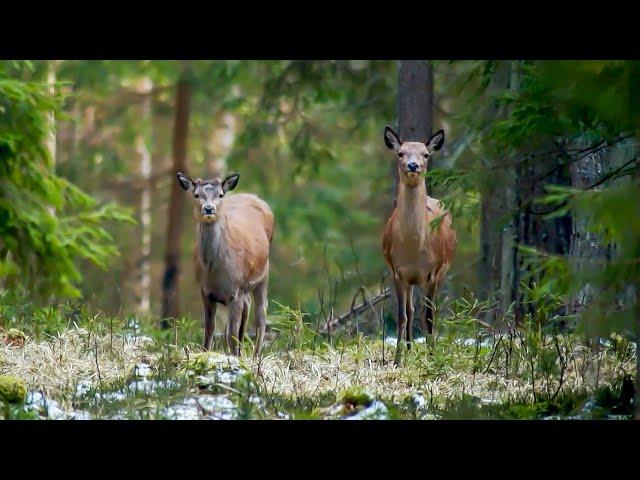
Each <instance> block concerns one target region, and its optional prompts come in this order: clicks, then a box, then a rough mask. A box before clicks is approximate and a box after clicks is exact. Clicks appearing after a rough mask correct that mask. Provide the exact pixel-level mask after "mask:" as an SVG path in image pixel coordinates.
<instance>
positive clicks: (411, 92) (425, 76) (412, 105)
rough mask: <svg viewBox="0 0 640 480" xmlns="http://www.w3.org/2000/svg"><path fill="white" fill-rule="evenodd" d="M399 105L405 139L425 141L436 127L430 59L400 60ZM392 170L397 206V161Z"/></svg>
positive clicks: (400, 129)
mask: <svg viewBox="0 0 640 480" xmlns="http://www.w3.org/2000/svg"><path fill="white" fill-rule="evenodd" d="M397 108H398V130H399V131H398V134H399V135H400V139H401V140H402V141H403V142H426V141H427V140H428V139H429V137H430V136H431V130H432V128H433V125H432V123H433V67H432V66H431V64H430V63H429V62H427V61H425V60H399V61H398V102H397ZM391 170H392V175H393V191H392V198H393V206H394V208H395V205H396V195H397V192H398V169H397V167H396V163H395V162H393V163H392V165H391ZM425 181H426V180H425ZM427 191H429V189H428V185H427Z"/></svg>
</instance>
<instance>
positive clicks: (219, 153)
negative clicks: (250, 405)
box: [0, 60, 640, 403]
mask: <svg viewBox="0 0 640 480" xmlns="http://www.w3.org/2000/svg"><path fill="white" fill-rule="evenodd" d="M639 93H640V64H639V63H638V62H635V61H442V60H441V61H386V60H385V61H374V60H351V61H348V60H337V61H302V60H299V61H284V60H281V61H159V60H153V61H111V60H109V61H71V60H63V61H3V62H2V63H0V284H1V286H2V287H4V290H3V292H5V293H3V295H5V297H6V295H8V293H6V292H8V291H11V292H16V291H18V290H20V289H23V290H22V291H24V292H28V295H29V296H30V298H31V299H32V300H36V301H37V302H39V303H40V304H42V305H46V304H48V303H52V302H57V301H63V300H64V299H66V298H76V299H82V300H81V301H82V302H84V303H85V304H88V305H91V306H92V308H95V309H98V310H101V311H103V312H105V314H106V315H108V316H115V315H130V314H131V315H134V314H135V315H138V316H139V317H141V318H148V319H150V321H151V322H154V323H159V319H160V318H165V317H173V318H180V317H190V318H193V319H198V321H199V319H200V318H201V315H202V306H201V301H200V294H199V292H198V288H197V286H196V283H195V279H194V273H193V265H192V249H193V245H194V244H195V238H194V236H195V222H194V219H193V213H192V204H191V198H190V197H189V196H188V195H187V194H185V192H183V191H182V190H181V189H179V186H178V183H177V181H176V177H175V173H176V171H183V172H185V173H186V174H187V175H190V176H193V177H194V178H196V177H201V178H206V177H217V176H222V175H225V174H227V173H229V172H233V171H237V172H239V173H240V182H239V185H238V189H237V191H240V192H252V193H256V194H257V195H259V196H260V197H262V198H263V199H265V200H266V201H267V202H268V203H269V204H270V205H271V207H272V209H273V211H274V214H275V219H276V228H275V234H274V241H273V247H272V253H271V265H272V266H271V274H270V292H269V298H270V301H271V303H270V305H271V306H273V304H274V303H273V302H274V301H275V302H277V303H279V304H282V305H289V306H294V307H297V308H299V309H300V310H301V311H303V312H307V313H308V314H309V315H310V317H311V318H315V317H320V318H322V319H323V321H326V322H329V323H331V322H332V321H334V320H335V318H336V317H338V316H339V315H340V314H343V313H345V312H348V311H349V310H350V307H351V306H352V301H353V300H354V295H355V294H356V293H357V292H358V290H359V289H361V287H364V290H363V291H364V292H365V293H364V298H370V299H371V298H375V297H380V298H381V299H382V298H383V297H385V296H386V293H385V292H386V290H385V288H386V287H385V282H386V286H387V287H388V282H387V280H386V279H385V270H386V268H385V266H384V262H383V259H382V254H381V234H382V230H383V226H384V222H385V221H386V219H387V218H388V216H389V214H390V212H391V209H392V207H393V200H394V199H393V196H394V191H395V189H394V182H395V180H394V175H395V173H394V169H395V158H394V156H393V154H392V153H391V152H389V151H388V150H387V149H386V147H385V145H384V142H383V135H382V133H383V129H384V126H385V125H387V124H388V125H391V126H393V127H394V128H396V129H398V128H399V132H400V135H401V137H402V138H403V139H405V140H415V141H425V140H426V139H427V138H428V136H429V134H430V133H431V132H435V131H436V130H437V129H440V128H443V129H444V131H445V133H446V139H445V144H444V147H443V150H442V151H441V152H439V154H438V155H436V156H435V158H434V163H433V164H432V165H430V166H429V173H428V175H427V180H426V181H427V182H428V185H429V194H430V195H431V196H434V197H436V198H439V199H441V200H443V201H444V202H445V203H446V205H447V206H448V207H449V208H450V210H451V212H452V215H453V225H454V228H455V229H456V231H457V235H458V249H457V253H456V257H455V260H454V263H453V266H452V268H451V270H450V273H449V276H448V280H447V284H446V285H445V288H444V291H443V292H441V294H440V298H449V299H456V298H467V299H478V300H479V301H481V302H484V303H483V305H484V307H483V309H482V311H481V313H480V314H479V318H481V320H482V321H483V322H486V323H487V324H491V325H495V324H500V323H501V322H507V323H509V322H511V323H513V324H514V325H517V324H521V323H522V322H525V321H529V320H531V319H535V320H536V321H537V322H539V323H540V324H545V325H548V324H554V325H556V324H557V325H556V326H557V327H558V328H561V329H564V328H569V329H575V328H578V329H582V330H583V331H585V332H586V333H587V334H588V335H592V336H593V335H608V333H609V332H610V331H613V330H615V331H619V332H623V333H625V334H626V335H629V336H630V338H634V339H636V338H637V335H638V332H639V331H640V326H639V322H640V320H639V317H640V315H639V312H638V309H639V308H640V307H639V306H638V294H639V293H638V288H637V285H638V278H639V276H640V262H639V259H640V221H639V220H638V219H639V218H640V184H639V181H640V180H639V179H640V177H639V174H638V165H639V164H638V157H637V155H638V142H637V134H638V129H639V128H640V96H639ZM358 302H359V300H358ZM271 309H272V307H270V310H271ZM391 311H392V309H389V312H391ZM219 312H220V310H219ZM220 316H221V315H220V313H219V314H218V318H220ZM373 325H374V327H375V326H376V325H378V324H377V323H375V320H374V321H373ZM582 330H581V331H582ZM636 403H637V402H636Z"/></svg>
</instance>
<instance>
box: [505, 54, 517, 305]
mask: <svg viewBox="0 0 640 480" xmlns="http://www.w3.org/2000/svg"><path fill="white" fill-rule="evenodd" d="M509 88H510V90H511V91H512V92H513V93H517V92H518V91H519V90H520V70H519V65H518V61H513V62H512V63H511V78H510V85H509ZM513 160H514V159H512V164H511V165H509V166H508V167H507V168H506V182H505V208H506V213H507V215H508V216H509V220H508V221H507V223H506V224H505V226H504V228H503V229H502V257H501V262H500V263H501V267H500V278H501V280H500V286H501V302H500V316H501V317H502V316H503V315H504V314H505V313H506V311H507V310H508V309H509V306H510V305H511V304H512V303H513V302H514V301H515V299H516V288H515V287H516V284H517V283H516V282H517V276H516V243H517V239H516V215H517V209H518V196H517V195H518V192H517V173H518V172H517V170H516V166H515V162H514V161H513Z"/></svg>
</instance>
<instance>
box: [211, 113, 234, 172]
mask: <svg viewBox="0 0 640 480" xmlns="http://www.w3.org/2000/svg"><path fill="white" fill-rule="evenodd" d="M235 134H236V119H235V117H234V116H233V115H232V114H231V113H229V112H225V113H223V114H222V115H221V117H220V124H219V125H217V126H216V128H215V129H214V130H213V132H211V138H210V139H209V144H208V145H207V150H208V157H209V158H208V161H207V165H208V174H209V176H210V177H211V178H215V177H220V176H222V175H224V173H225V171H226V168H227V162H226V160H227V155H229V152H230V151H231V147H232V145H233V141H234V139H235Z"/></svg>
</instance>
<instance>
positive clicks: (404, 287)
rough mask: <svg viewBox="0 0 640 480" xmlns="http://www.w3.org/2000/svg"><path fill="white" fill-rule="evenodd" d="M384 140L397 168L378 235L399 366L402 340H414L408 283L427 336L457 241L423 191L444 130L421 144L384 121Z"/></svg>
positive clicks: (438, 204)
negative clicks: (420, 303)
mask: <svg viewBox="0 0 640 480" xmlns="http://www.w3.org/2000/svg"><path fill="white" fill-rule="evenodd" d="M384 141H385V144H386V146H387V147H388V148H389V149H390V150H393V151H394V152H395V154H396V157H397V169H398V189H397V197H396V205H395V207H394V209H393V212H392V213H391V216H390V217H389V220H388V221H387V224H386V226H385V229H384V232H383V235H382V253H383V256H384V260H385V263H386V265H387V267H388V268H389V272H390V274H391V278H392V281H393V284H394V287H395V293H396V298H397V301H398V312H397V316H398V318H397V328H398V337H397V345H396V357H395V362H394V363H395V365H400V364H401V354H402V353H401V352H402V346H403V343H404V342H405V341H406V346H407V349H410V348H411V343H412V341H413V335H412V331H413V316H414V307H413V287H414V286H415V285H418V286H419V287H421V288H422V290H423V292H424V294H425V297H426V308H425V316H424V319H423V317H421V327H422V330H423V331H424V332H425V334H426V335H428V336H432V335H433V327H434V314H435V309H434V303H433V302H434V299H435V295H436V292H437V291H438V289H439V288H440V286H441V284H442V282H443V280H444V277H445V275H446V274H447V271H448V270H449V267H450V265H451V262H452V260H453V256H454V253H455V248H456V243H457V240H456V232H455V230H453V228H452V226H451V225H452V219H451V214H450V213H449V212H448V211H446V210H445V208H444V207H443V205H442V204H441V202H440V201H439V200H437V199H435V198H432V197H430V196H428V195H427V186H426V183H425V180H424V178H423V177H424V175H425V174H426V171H427V164H428V160H429V158H430V157H431V155H432V154H433V153H434V152H436V151H438V150H440V149H441V148H442V145H443V144H444V131H443V130H439V131H437V132H436V133H435V134H433V135H432V136H431V138H429V140H427V142H426V143H422V142H413V141H412V142H408V141H402V140H401V139H400V137H399V135H398V134H397V133H396V132H395V131H394V130H393V129H392V128H391V127H389V126H387V127H385V130H384ZM436 225H437V226H436Z"/></svg>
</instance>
